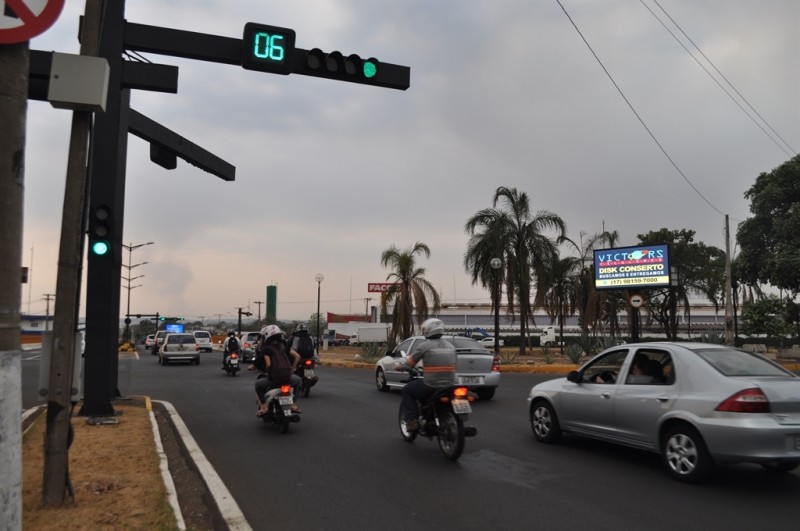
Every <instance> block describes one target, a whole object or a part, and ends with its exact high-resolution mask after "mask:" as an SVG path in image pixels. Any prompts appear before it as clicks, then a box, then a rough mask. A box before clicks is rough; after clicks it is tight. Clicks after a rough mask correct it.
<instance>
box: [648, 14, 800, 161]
mask: <svg viewBox="0 0 800 531" xmlns="http://www.w3.org/2000/svg"><path fill="white" fill-rule="evenodd" d="M639 2H641V4H642V5H643V6H644V7H645V9H647V10H648V11H649V12H650V14H651V15H653V17H654V18H655V19H656V20H658V22H659V23H660V24H661V25H662V26H663V27H664V29H665V30H667V32H668V33H669V34H670V35H672V38H673V39H675V41H676V42H677V43H678V44H680V46H681V48H683V49H684V50H685V51H686V53H688V54H689V56H690V57H691V58H692V59H694V61H695V62H696V63H697V64H698V66H700V68H702V69H703V71H705V73H706V74H708V77H710V78H711V79H712V80H713V81H714V83H716V84H717V86H719V88H721V89H722V91H723V92H724V93H725V94H727V96H728V97H729V98H730V99H731V101H732V102H733V103H735V104H736V106H737V107H739V109H741V110H742V112H743V113H744V114H745V115H746V116H747V117H748V118H750V120H752V122H753V123H754V124H756V126H757V127H758V128H759V129H761V131H763V132H764V134H765V135H767V138H769V139H770V140H772V142H773V143H774V144H775V145H776V146H778V149H780V150H781V151H783V152H784V153H785V154H786V155H787V156H789V157H792V156H794V155H795V154H796V151H797V150H795V149H794V148H793V147H792V146H791V145H790V144H789V143H788V142H787V141H786V140H784V138H783V137H782V136H781V135H780V134H779V133H778V132H777V131H775V129H773V128H772V126H771V125H770V124H769V122H767V120H766V119H765V118H764V117H763V116H761V114H760V113H759V112H758V111H757V110H756V109H755V108H754V107H753V106H752V105H750V102H749V101H747V98H745V97H744V96H742V94H741V93H740V92H739V91H738V90H736V87H734V86H733V83H731V82H730V81H729V80H728V78H726V77H725V75H724V74H723V73H722V72H720V71H719V69H718V68H717V67H716V66H715V65H714V63H713V62H712V61H711V59H709V58H708V57H707V56H706V54H704V53H703V50H701V49H700V47H699V46H697V44H695V42H694V41H693V40H692V39H691V37H689V36H688V35H687V34H686V32H685V31H683V28H681V27H680V25H679V24H678V23H677V22H675V19H673V18H672V17H671V16H670V15H669V13H667V11H666V10H665V9H664V8H663V7H661V4H659V3H658V0H653V2H654V3H655V4H656V5H657V6H658V7H659V9H661V11H663V12H664V14H665V15H666V16H667V18H669V20H670V21H671V22H672V23H673V24H674V25H675V27H676V28H678V29H679V30H680V32H681V33H682V34H683V36H684V37H686V39H687V40H688V41H689V42H690V43H692V46H694V47H695V49H696V50H697V51H698V52H699V53H700V55H702V56H703V58H704V59H705V60H706V61H708V64H710V65H711V66H712V68H714V70H715V71H716V72H717V74H719V75H720V76H721V77H722V79H724V80H725V82H726V83H727V84H728V85H729V86H730V87H731V88H732V89H733V91H734V92H735V93H736V94H737V95H738V96H739V97H740V98H741V99H742V101H744V102H745V103H746V104H747V106H748V107H750V109H751V110H752V111H753V112H754V113H755V114H756V116H758V117H759V118H761V121H762V122H764V124H766V126H767V127H769V129H770V131H772V132H773V133H775V136H777V137H778V138H780V139H781V141H783V143H784V144H786V146H787V147H788V148H789V149H790V150H791V151H786V149H784V147H783V146H782V145H780V144H779V143H778V142H777V141H776V140H775V139H774V138H773V137H772V135H770V134H769V133H768V132H767V130H766V129H764V128H763V127H762V126H761V124H760V123H758V122H757V121H756V119H755V118H753V117H752V116H751V115H750V113H749V112H747V110H746V109H745V108H744V107H742V104H741V103H739V102H738V101H737V100H736V98H734V97H733V95H731V93H730V92H728V90H727V89H726V88H725V87H724V86H722V83H720V82H719V80H717V78H715V77H714V75H713V74H712V73H711V72H709V71H708V69H707V68H706V67H705V66H704V65H703V64H702V63H701V62H700V61H699V60H698V59H697V57H695V56H694V54H693V53H692V52H691V51H690V50H689V49H688V48H687V47H686V46H684V44H683V43H682V42H681V41H680V39H679V38H678V37H677V35H675V34H674V33H673V32H672V30H671V29H669V28H668V27H667V25H666V24H664V21H662V20H661V19H660V18H658V15H656V14H655V13H654V12H653V10H652V9H650V7H648V6H647V4H645V3H644V0H639Z"/></svg>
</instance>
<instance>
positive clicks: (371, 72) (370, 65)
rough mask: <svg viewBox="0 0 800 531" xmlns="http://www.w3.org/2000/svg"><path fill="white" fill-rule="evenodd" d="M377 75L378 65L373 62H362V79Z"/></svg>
mask: <svg viewBox="0 0 800 531" xmlns="http://www.w3.org/2000/svg"><path fill="white" fill-rule="evenodd" d="M377 74H378V64H377V62H375V61H371V60H367V61H364V77H366V78H367V79H369V78H373V77H375V76H376V75H377Z"/></svg>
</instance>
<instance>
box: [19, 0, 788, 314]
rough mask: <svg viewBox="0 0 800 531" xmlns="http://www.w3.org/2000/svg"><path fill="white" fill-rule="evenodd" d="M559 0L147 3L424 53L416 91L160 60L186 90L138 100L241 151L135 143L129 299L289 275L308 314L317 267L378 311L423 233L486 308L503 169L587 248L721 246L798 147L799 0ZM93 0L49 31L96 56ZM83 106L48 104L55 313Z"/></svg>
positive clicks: (325, 42) (412, 59)
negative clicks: (471, 244) (68, 186)
mask: <svg viewBox="0 0 800 531" xmlns="http://www.w3.org/2000/svg"><path fill="white" fill-rule="evenodd" d="M561 5H563V7H564V9H563V10H562V7H561ZM561 5H559V3H558V2H557V1H555V0H552V1H550V0H548V1H543V0H542V1H522V0H519V1H502V0H486V1H435V0H425V1H393V0H385V1H375V2H373V1H366V0H364V1H333V0H330V1H322V0H316V1H315V0H309V1H301V0H291V1H275V2H272V1H236V0H219V1H211V0H175V1H163V0H161V1H156V0H150V1H143V0H128V2H127V8H126V19H127V20H128V21H130V22H136V23H141V24H149V25H154V26H163V27H170V28H176V29H183V30H190V31H195V32H200V33H207V34H213V35H221V36H225V37H234V38H241V34H242V29H243V27H244V25H245V23H247V22H260V23H264V24H272V25H276V26H282V27H288V28H292V29H294V30H295V31H296V33H297V42H296V45H297V46H298V47H299V48H304V49H311V48H314V47H318V48H321V49H323V50H326V51H331V50H339V51H342V52H343V53H345V55H346V54H349V53H358V54H360V55H361V56H362V57H368V56H375V57H377V58H378V59H380V60H382V61H384V62H389V63H395V64H400V65H407V66H410V67H411V87H410V88H409V89H408V90H407V91H405V92H403V91H398V90H390V89H384V88H378V87H370V86H365V85H356V84H351V83H343V82H337V81H330V80H325V79H319V78H312V77H306V76H300V75H290V76H279V75H273V74H266V73H259V72H253V71H247V70H243V69H241V68H239V67H235V66H230V65H220V64H212V63H204V62H200V61H188V60H181V59H176V58H172V57H167V56H158V55H155V54H149V55H147V56H146V57H147V58H148V59H149V60H151V61H153V62H158V63H164V64H171V65H177V66H179V68H180V72H179V90H178V94H160V93H147V92H143V91H138V92H134V93H133V95H132V103H131V106H132V108H134V109H136V110H137V111H139V112H141V113H143V114H145V115H146V116H148V117H150V118H152V119H154V120H156V121H158V122H159V123H161V124H162V125H164V126H166V127H168V128H170V129H172V130H173V131H175V132H176V133H178V134H181V135H183V136H185V137H186V138H187V139H189V140H191V141H193V142H195V143H197V144H198V145H200V146H202V147H204V148H206V149H208V150H209V151H211V152H212V153H214V154H216V155H218V156H220V157H221V158H223V159H225V160H227V161H228V162H230V163H231V164H233V165H234V166H236V180H235V181H234V182H225V181H222V180H221V179H219V178H217V177H214V176H212V175H210V174H208V173H205V172H203V171H202V170H199V169H197V168H195V167H194V166H191V165H189V164H187V163H185V162H183V161H181V160H179V161H178V168H177V169H176V170H171V171H168V170H165V169H163V168H161V167H160V166H157V165H155V164H153V163H151V162H150V161H149V155H148V153H149V151H148V149H149V148H148V144H146V143H145V142H144V141H143V140H141V139H139V138H137V137H134V136H132V135H130V136H129V144H128V162H127V186H126V200H125V224H124V241H125V243H126V244H128V243H132V244H134V245H137V244H140V243H144V242H148V241H154V242H156V243H155V245H150V246H147V247H143V248H140V249H138V250H136V251H135V252H134V253H133V263H134V264H136V263H140V262H145V261H146V262H148V264H147V265H144V266H141V267H138V268H136V269H134V273H135V274H144V275H145V277H144V278H141V279H139V280H135V281H134V282H133V284H134V285H137V284H140V283H141V287H138V288H135V289H133V290H132V292H131V310H132V311H133V312H134V313H135V312H142V313H150V312H155V311H158V312H160V313H161V314H162V315H164V314H180V315H183V316H186V317H190V318H196V317H203V318H204V319H205V320H207V321H212V320H217V319H218V318H220V317H219V316H221V319H223V320H225V319H227V320H230V319H232V318H235V316H236V308H237V307H242V306H244V307H246V306H248V305H250V307H251V310H252V311H253V313H254V314H255V313H257V311H258V306H257V305H256V304H254V301H264V300H266V299H265V297H266V295H265V287H266V286H267V285H268V284H276V285H277V286H278V318H279V319H286V320H288V319H307V318H308V317H309V316H310V315H311V314H312V313H314V312H315V311H316V302H317V283H316V281H315V280H314V277H315V275H316V274H317V273H322V274H323V275H324V277H325V278H324V281H323V282H322V285H321V292H322V295H321V301H322V302H321V309H322V312H323V313H324V312H327V311H331V312H336V313H356V312H363V311H364V309H365V307H366V304H365V300H364V299H365V298H366V297H372V300H371V301H370V303H369V304H370V305H374V304H376V303H377V296H376V294H369V293H367V283H368V282H382V281H384V280H385V279H386V276H387V274H388V273H389V271H387V270H386V269H384V268H382V267H381V265H380V256H381V253H382V252H383V251H384V250H385V249H387V248H388V247H389V246H390V245H392V244H394V245H396V246H398V247H400V248H406V247H409V246H412V245H413V244H414V243H415V242H417V241H421V242H424V243H426V244H427V245H428V246H429V247H430V249H431V257H430V259H427V260H426V259H424V257H423V258H421V260H420V264H419V265H421V266H423V267H425V268H426V270H427V274H426V277H427V278H428V280H430V281H431V282H433V284H434V285H435V286H436V287H437V289H438V290H439V291H440V294H441V297H442V300H443V301H445V302H476V303H481V302H486V303H488V302H489V294H488V292H486V291H485V290H483V289H481V288H480V287H477V286H472V285H471V281H470V276H469V275H468V274H467V273H466V272H465V270H464V266H463V254H464V250H465V245H466V241H467V234H466V233H465V232H464V224H465V222H466V220H467V219H468V218H469V217H470V216H471V215H473V214H474V213H475V212H477V211H478V210H480V209H482V208H486V207H490V206H491V201H492V198H493V196H494V192H495V190H496V189H497V188H498V187H499V186H506V187H514V188H517V189H518V190H520V191H524V192H527V194H528V195H529V197H530V200H531V208H532V209H533V210H534V211H537V210H549V211H551V212H555V213H557V214H558V215H560V216H561V217H562V218H563V219H564V221H565V222H566V224H567V229H568V234H569V236H570V237H571V238H573V239H574V240H576V241H578V240H580V237H581V236H580V234H581V233H582V232H583V233H586V234H594V233H596V232H599V231H601V230H603V229H604V228H605V229H606V230H616V231H618V232H619V233H620V236H621V241H620V245H623V246H625V245H634V244H636V243H637V239H636V235H637V234H640V233H645V232H648V231H651V230H658V229H660V228H662V227H666V228H669V229H682V228H687V229H692V230H695V231H696V232H697V236H696V239H697V240H699V241H702V242H705V243H706V244H708V245H714V246H718V247H720V248H723V249H724V233H723V226H724V214H729V215H730V217H731V229H732V232H734V231H735V227H736V224H737V223H738V222H740V221H742V220H744V219H746V217H747V216H748V214H749V210H748V207H749V204H748V202H747V201H746V200H745V199H744V197H743V194H744V192H745V191H746V190H747V189H748V188H749V187H750V186H751V185H752V184H753V183H754V181H755V179H756V177H757V176H758V175H759V174H760V173H762V172H769V171H771V170H772V169H773V168H775V167H777V166H779V165H780V164H782V163H784V162H785V161H787V160H788V159H789V158H791V156H792V154H793V153H796V152H797V150H798V149H800V98H799V97H798V95H800V31H798V29H797V28H798V27H800V2H798V1H797V0H740V1H736V0H728V1H724V2H723V1H698V0H691V1H688V0H683V1H674V0H658V2H657V3H656V1H654V0H643V1H642V2H640V1H635V0H618V1H575V0H561ZM662 8H663V9H662ZM83 9H84V5H83V2H81V1H79V0H70V1H69V2H67V6H66V7H65V9H64V12H63V13H62V15H61V17H60V18H59V20H58V21H57V22H56V24H55V25H54V26H53V27H52V28H51V29H50V30H48V31H47V32H46V33H44V34H43V35H41V36H40V37H37V38H35V39H33V40H32V41H31V48H32V49H36V50H55V51H59V52H65V53H78V51H79V43H78V41H77V32H78V17H79V15H80V14H81V13H82V12H83ZM565 10H566V13H568V14H569V17H568V16H567V14H566V13H565ZM570 17H571V19H572V22H574V24H575V26H577V30H576V28H575V26H573V23H572V22H571V21H570ZM656 17H658V18H656ZM670 18H671V19H672V21H674V23H673V22H672V21H671V20H670ZM662 22H663V25H662ZM675 23H677V26H676V25H675ZM664 25H666V26H667V28H669V30H670V31H671V32H672V34H674V35H675V36H677V37H678V38H679V39H680V41H681V43H682V44H683V45H684V46H686V47H687V48H688V49H689V50H691V51H692V52H693V54H694V57H695V58H697V60H698V61H700V62H701V64H702V65H703V67H705V69H706V70H708V72H711V73H712V74H713V76H714V79H712V77H711V76H710V75H709V73H707V72H706V71H704V69H703V67H701V66H700V65H698V62H697V61H696V60H695V59H694V58H693V57H692V56H690V55H689V53H687V51H686V50H685V49H684V48H683V47H682V46H681V44H679V43H678V42H677V41H676V38H675V37H673V35H671V34H670V31H667V29H665V27H664ZM578 30H580V34H579V33H578ZM682 32H685V34H686V35H688V37H689V38H690V39H691V42H690V41H689V40H688V39H687V38H686V36H684V35H683V33H682ZM581 34H582V36H581ZM583 39H585V40H586V42H588V45H589V46H591V50H590V49H589V47H588V46H587V44H586V42H584V40H583ZM692 42H694V44H696V45H697V47H699V49H700V50H701V51H702V52H703V54H705V56H706V57H707V58H708V59H710V60H711V61H712V62H713V66H711V64H709V63H708V61H706V60H705V59H704V58H703V56H702V55H701V54H700V53H699V52H698V51H697V49H696V48H694V46H693V45H692ZM592 50H593V51H594V54H596V55H597V58H599V60H600V61H601V62H602V65H603V66H601V64H600V63H599V62H598V60H597V59H596V58H595V57H594V55H593V53H592ZM714 67H716V68H717V69H719V71H720V72H722V74H723V75H724V77H725V78H727V80H728V81H730V83H731V84H732V85H733V87H734V88H735V89H734V88H731V86H730V85H728V84H727V83H726V82H725V80H724V79H723V78H722V77H721V76H720V75H719V74H718V73H717V72H716V71H715V69H714ZM603 68H605V69H606V70H607V71H608V74H609V75H610V76H611V77H612V78H613V80H614V82H612V81H611V79H609V77H608V75H607V74H606V73H605V72H604V70H603ZM715 79H716V81H715ZM717 82H719V83H720V84H722V85H723V86H724V87H725V89H726V90H727V92H728V94H730V96H729V95H728V94H726V92H724V91H723V90H722V88H720V86H719V85H718V83H717ZM614 83H616V85H617V86H618V87H619V90H621V91H622V93H623V94H624V95H625V98H623V97H622V95H621V94H620V92H619V91H618V90H617V88H616V87H615V85H614ZM737 92H738V94H741V96H743V97H744V98H745V99H746V101H747V102H749V105H752V107H753V108H755V110H756V111H757V112H758V114H756V113H755V112H754V111H753V110H752V109H750V107H749V105H748V103H745V102H744V100H742V99H741V97H740V96H739V95H738V94H737ZM625 99H627V100H628V102H630V105H631V106H632V107H633V108H634V109H635V112H636V114H638V116H639V117H640V118H641V120H642V121H643V122H644V125H643V124H642V123H641V122H640V121H639V119H638V118H637V116H636V114H634V112H633V111H632V110H631V108H630V107H629V106H628V103H626V101H625ZM740 106H741V107H743V108H744V109H746V110H747V111H748V113H749V116H748V114H745V112H743V110H742V109H741V108H740ZM758 115H760V116H761V117H763V119H764V120H766V123H765V122H764V121H762V120H761V118H759V116H758ZM70 119H71V113H70V112H69V111H65V110H57V109H53V108H52V107H51V106H50V105H49V104H48V103H46V102H36V101H31V102H30V103H29V106H28V122H27V123H28V129H27V135H28V136H27V157H26V169H25V177H26V187H25V221H24V248H23V265H27V266H30V265H31V261H32V262H33V264H32V266H33V267H32V284H29V285H27V286H25V287H24V288H23V294H22V301H23V307H22V311H23V313H28V312H31V313H34V314H42V313H44V310H45V301H44V297H43V294H45V293H55V289H56V263H57V256H58V241H59V233H60V224H61V210H62V205H63V190H64V182H65V175H66V160H67V148H68V139H69V124H70ZM645 126H646V127H647V129H646V128H645ZM648 129H649V131H650V132H651V133H652V135H653V136H654V137H655V139H656V140H657V141H658V143H656V141H654V139H653V138H652V137H651V136H650V133H648ZM773 129H774V132H773ZM765 131H766V132H767V133H769V136H768V134H766V133H765ZM778 135H780V136H778ZM784 141H785V142H784ZM659 144H660V146H661V147H659ZM787 144H788V145H787ZM661 148H663V150H664V151H666V154H667V155H668V156H667V155H665V154H664V152H663V151H662V149H661ZM670 159H671V161H672V162H670ZM673 163H674V164H673ZM676 167H677V168H676ZM687 181H688V182H687ZM690 183H691V185H690ZM692 185H693V186H694V188H696V189H697V191H695V190H694V189H693V188H692ZM698 192H699V193H698ZM127 260H128V256H127V252H126V253H125V254H124V257H123V262H124V263H127ZM123 271H124V270H123ZM84 289H85V285H84ZM126 297H127V292H126V291H123V293H122V296H121V301H122V313H124V312H125V304H126ZM264 310H265V308H264V307H263V306H262V313H263V312H264ZM51 311H52V306H51ZM81 313H83V307H82V311H81Z"/></svg>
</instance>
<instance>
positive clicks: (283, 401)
mask: <svg viewBox="0 0 800 531" xmlns="http://www.w3.org/2000/svg"><path fill="white" fill-rule="evenodd" d="M292 402H293V400H292V397H291V395H289V396H279V397H278V403H279V404H280V405H282V406H291V405H292Z"/></svg>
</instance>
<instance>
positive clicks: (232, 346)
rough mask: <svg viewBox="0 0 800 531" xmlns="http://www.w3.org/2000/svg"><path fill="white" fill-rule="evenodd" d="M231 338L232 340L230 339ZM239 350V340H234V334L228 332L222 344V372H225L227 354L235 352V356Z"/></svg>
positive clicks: (233, 332)
mask: <svg viewBox="0 0 800 531" xmlns="http://www.w3.org/2000/svg"><path fill="white" fill-rule="evenodd" d="M231 338H233V339H231ZM240 350H241V347H240V346H239V340H238V339H237V338H236V332H235V331H233V330H231V331H230V332H228V337H226V338H225V341H224V342H223V343H222V370H223V371H224V370H225V359H226V358H227V357H228V355H229V354H231V353H232V352H236V353H237V354H238V353H239V351H240Z"/></svg>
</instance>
